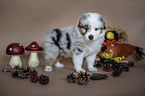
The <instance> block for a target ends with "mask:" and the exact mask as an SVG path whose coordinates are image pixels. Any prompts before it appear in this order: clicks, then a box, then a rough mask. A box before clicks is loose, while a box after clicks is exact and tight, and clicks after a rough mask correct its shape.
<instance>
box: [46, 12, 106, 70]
mask: <svg viewBox="0 0 145 96" xmlns="http://www.w3.org/2000/svg"><path fill="white" fill-rule="evenodd" d="M104 36H105V22H104V20H103V17H102V16H101V15H100V14H98V13H85V14H83V16H82V17H81V18H80V20H79V24H78V26H77V27H66V28H58V29H54V30H52V31H50V32H48V33H47V34H46V35H45V41H44V58H45V68H44V71H47V72H51V71H53V67H52V66H53V65H55V66H56V67H64V65H63V64H61V63H60V62H59V57H60V56H65V57H72V59H73V63H74V69H75V70H76V72H80V71H83V72H85V70H84V69H83V68H82V64H83V59H84V58H85V59H86V62H87V65H88V70H89V71H97V69H96V68H95V67H94V66H93V65H94V62H95V58H96V55H97V53H98V52H99V51H100V49H101V46H102V43H103V41H104Z"/></svg>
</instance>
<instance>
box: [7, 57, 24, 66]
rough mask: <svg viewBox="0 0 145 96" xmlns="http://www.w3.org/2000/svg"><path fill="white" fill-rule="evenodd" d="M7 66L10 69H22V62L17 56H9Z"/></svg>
mask: <svg viewBox="0 0 145 96" xmlns="http://www.w3.org/2000/svg"><path fill="white" fill-rule="evenodd" d="M9 64H10V66H11V67H12V68H14V67H15V65H19V66H20V67H22V61H21V58H20V56H19V55H15V56H11V59H10V62H9Z"/></svg>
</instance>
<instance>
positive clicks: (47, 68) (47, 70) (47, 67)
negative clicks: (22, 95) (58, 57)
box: [44, 66, 53, 72]
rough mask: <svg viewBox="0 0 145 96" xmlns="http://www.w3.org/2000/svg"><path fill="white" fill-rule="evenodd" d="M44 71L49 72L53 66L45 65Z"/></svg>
mask: <svg viewBox="0 0 145 96" xmlns="http://www.w3.org/2000/svg"><path fill="white" fill-rule="evenodd" d="M44 71H45V72H51V71H53V68H52V67H51V66H46V67H45V69H44Z"/></svg>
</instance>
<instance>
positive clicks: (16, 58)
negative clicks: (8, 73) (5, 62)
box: [6, 43, 25, 68]
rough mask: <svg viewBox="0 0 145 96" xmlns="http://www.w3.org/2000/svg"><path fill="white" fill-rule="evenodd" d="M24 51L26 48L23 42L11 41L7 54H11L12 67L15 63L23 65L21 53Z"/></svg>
mask: <svg viewBox="0 0 145 96" xmlns="http://www.w3.org/2000/svg"><path fill="white" fill-rule="evenodd" d="M24 53H25V50H24V47H23V45H22V44H20V43H11V44H10V45H8V47H7V49H6V54H8V55H11V59H10V62H9V64H10V66H11V67H12V68H14V67H15V65H19V66H20V67H22V61H21V58H20V55H22V54H24Z"/></svg>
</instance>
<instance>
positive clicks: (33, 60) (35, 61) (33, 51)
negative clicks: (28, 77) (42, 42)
mask: <svg viewBox="0 0 145 96" xmlns="http://www.w3.org/2000/svg"><path fill="white" fill-rule="evenodd" d="M25 50H27V51H30V57H29V60H28V65H29V66H30V67H38V66H39V58H38V51H42V50H43V48H42V47H41V46H39V45H38V43H37V42H32V43H31V44H30V45H28V46H27V47H25Z"/></svg>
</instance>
